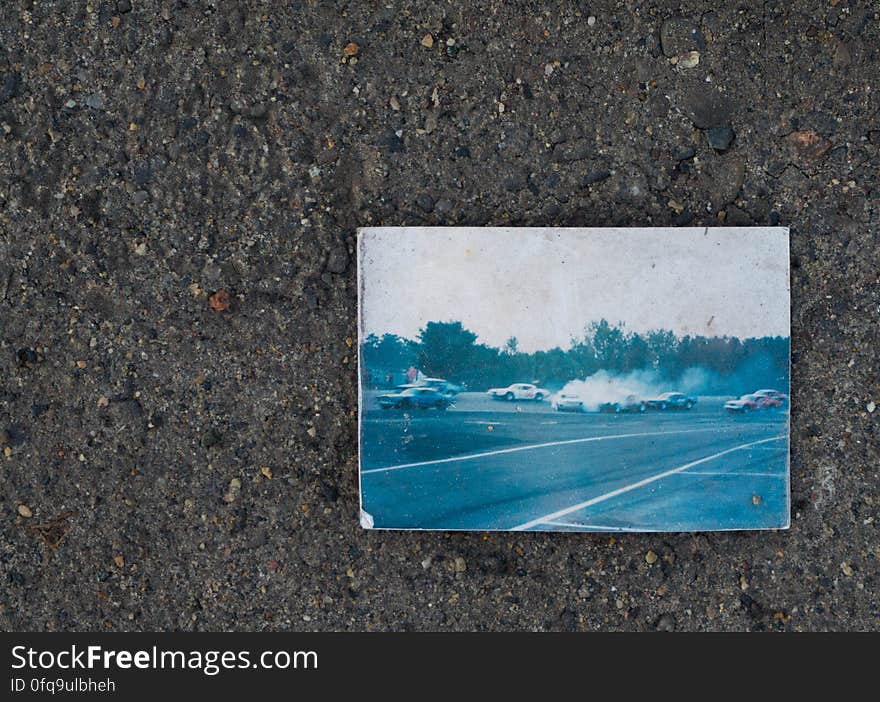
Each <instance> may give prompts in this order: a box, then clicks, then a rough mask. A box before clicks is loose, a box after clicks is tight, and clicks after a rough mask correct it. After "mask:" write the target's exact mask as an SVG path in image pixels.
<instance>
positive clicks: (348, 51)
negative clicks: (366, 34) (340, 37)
mask: <svg viewBox="0 0 880 702" xmlns="http://www.w3.org/2000/svg"><path fill="white" fill-rule="evenodd" d="M360 48H361V47H359V46H358V45H357V44H356V43H355V42H353V41H352V42H349V43H348V44H346V45H345V48H344V49H343V50H342V53H343V54H345V55H346V56H355V55H356V54H357V52H358V51H359V50H360Z"/></svg>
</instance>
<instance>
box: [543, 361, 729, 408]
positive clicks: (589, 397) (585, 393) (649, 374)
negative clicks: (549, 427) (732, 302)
mask: <svg viewBox="0 0 880 702" xmlns="http://www.w3.org/2000/svg"><path fill="white" fill-rule="evenodd" d="M712 375H713V374H712V373H711V371H708V370H706V369H704V368H688V369H686V370H685V371H684V372H683V373H682V375H681V377H680V378H679V379H678V380H677V381H676V382H675V384H674V385H672V384H670V382H669V381H668V380H664V379H663V378H662V377H661V375H660V373H659V372H658V371H656V370H637V371H632V372H630V373H622V374H615V373H609V372H608V371H604V370H601V371H599V372H597V373H594V374H593V375H591V376H589V377H587V378H585V379H584V380H570V381H568V382H567V383H566V384H565V386H564V387H563V388H562V389H561V390H560V391H559V392H560V394H562V393H565V394H566V395H577V396H578V397H579V398H580V399H581V401H582V402H583V403H584V409H586V410H587V411H588V412H598V411H599V406H600V405H601V404H603V403H605V402H623V401H624V400H626V398H627V397H629V396H630V395H635V396H636V397H637V398H639V399H640V400H650V399H651V398H654V397H657V396H658V395H660V394H661V393H664V392H683V393H688V394H694V395H697V394H701V393H702V391H703V389H704V388H706V387H708V386H709V384H710V383H711V382H712V380H713V378H712Z"/></svg>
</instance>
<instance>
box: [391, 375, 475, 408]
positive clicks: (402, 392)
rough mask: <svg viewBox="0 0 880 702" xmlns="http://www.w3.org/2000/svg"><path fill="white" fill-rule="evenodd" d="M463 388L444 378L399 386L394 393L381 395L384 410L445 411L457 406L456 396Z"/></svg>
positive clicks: (422, 380) (427, 379)
mask: <svg viewBox="0 0 880 702" xmlns="http://www.w3.org/2000/svg"><path fill="white" fill-rule="evenodd" d="M461 391H462V388H461V386H459V385H456V384H455V383H450V382H449V381H448V380H444V379H443V378H422V379H421V380H420V381H419V382H417V383H407V384H405V385H398V386H397V387H396V388H395V389H394V392H388V393H384V394H382V395H379V398H378V400H379V406H380V407H381V408H382V409H431V408H436V409H440V410H445V409H446V408H448V407H450V406H452V405H454V404H455V396H456V395H458V393H460V392H461Z"/></svg>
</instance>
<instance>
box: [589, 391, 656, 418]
mask: <svg viewBox="0 0 880 702" xmlns="http://www.w3.org/2000/svg"><path fill="white" fill-rule="evenodd" d="M646 409H648V404H647V403H646V402H645V401H644V400H642V399H640V398H638V397H637V396H636V395H627V396H626V398H625V399H623V400H620V401H618V402H603V403H602V404H601V405H599V411H600V412H613V413H614V414H620V413H621V412H644V411H645V410H646Z"/></svg>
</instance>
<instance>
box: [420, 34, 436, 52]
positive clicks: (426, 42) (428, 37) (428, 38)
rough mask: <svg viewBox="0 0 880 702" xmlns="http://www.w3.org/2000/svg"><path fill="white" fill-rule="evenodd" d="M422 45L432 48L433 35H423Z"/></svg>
mask: <svg viewBox="0 0 880 702" xmlns="http://www.w3.org/2000/svg"><path fill="white" fill-rule="evenodd" d="M422 46H424V47H425V48H426V49H430V48H431V47H432V46H434V37H432V36H431V35H430V34H426V35H425V36H423V37H422Z"/></svg>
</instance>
